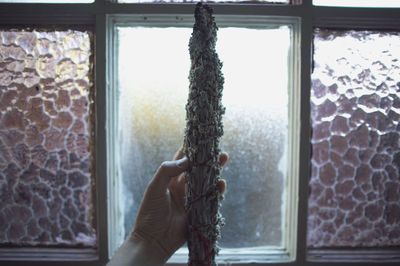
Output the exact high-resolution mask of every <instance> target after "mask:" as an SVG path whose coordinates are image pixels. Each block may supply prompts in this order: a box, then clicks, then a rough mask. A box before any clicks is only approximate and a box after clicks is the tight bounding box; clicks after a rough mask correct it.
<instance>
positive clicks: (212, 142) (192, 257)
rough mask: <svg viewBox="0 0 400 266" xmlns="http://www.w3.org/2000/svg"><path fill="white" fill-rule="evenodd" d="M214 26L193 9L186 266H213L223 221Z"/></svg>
mask: <svg viewBox="0 0 400 266" xmlns="http://www.w3.org/2000/svg"><path fill="white" fill-rule="evenodd" d="M216 41H217V26H216V24H215V21H214V17H213V11H212V9H211V8H210V7H209V6H207V5H203V4H202V3H198V4H197V5H196V9H195V24H194V26H193V33H192V36H191V38H190V42H189V52H190V59H191V69H190V75H189V81H190V85H189V97H188V102H187V105H186V123H187V124H186V129H185V143H184V147H185V151H184V152H185V155H186V156H187V157H188V158H189V161H190V167H189V170H188V171H187V173H186V201H185V204H186V211H187V215H188V248H189V265H191V266H204V265H207V266H211V265H216V263H215V255H217V253H218V247H217V239H218V237H219V234H220V227H221V226H222V225H223V218H222V217H221V215H220V213H219V207H220V200H221V195H220V194H219V191H218V181H219V179H220V174H221V166H220V165H219V163H218V162H219V156H220V153H221V149H220V138H221V136H222V135H223V124H222V115H223V114H224V112H225V108H224V107H223V106H222V103H221V98H222V90H223V84H224V77H223V75H222V72H221V68H222V63H221V61H220V60H219V58H218V54H217V53H216V50H215V45H216Z"/></svg>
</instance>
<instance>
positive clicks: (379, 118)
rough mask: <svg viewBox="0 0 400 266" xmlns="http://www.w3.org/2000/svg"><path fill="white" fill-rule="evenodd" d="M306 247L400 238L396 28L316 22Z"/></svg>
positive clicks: (399, 43) (393, 242)
mask: <svg viewBox="0 0 400 266" xmlns="http://www.w3.org/2000/svg"><path fill="white" fill-rule="evenodd" d="M314 48H315V50H314V73H313V74H312V90H311V119H312V128H313V134H312V139H311V143H312V160H311V163H312V176H311V180H310V189H311V194H310V197H309V214H308V215H309V216H308V246H309V247H349V246H357V247H388V246H399V245H400V227H399V224H400V180H399V177H400V176H399V171H400V149H399V135H400V133H399V132H400V131H399V129H400V125H399V118H400V61H399V58H400V34H399V33H393V32H373V31H329V30H316V32H315V35H314Z"/></svg>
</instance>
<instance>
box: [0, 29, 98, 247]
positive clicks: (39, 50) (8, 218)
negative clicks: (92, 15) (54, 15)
mask: <svg viewBox="0 0 400 266" xmlns="http://www.w3.org/2000/svg"><path fill="white" fill-rule="evenodd" d="M90 34H91V33H89V32H82V31H72V30H69V31H54V32H37V31H33V32H25V31H0V121H1V123H0V245H18V246H21V245H24V246H35V245H41V246H43V245H45V246H54V245H64V246H78V245H79V246H82V245H84V246H95V245H96V234H95V231H94V230H95V227H94V224H93V223H94V211H93V203H92V184H91V183H92V179H91V178H92V160H93V149H92V148H91V147H90V144H91V143H93V125H92V122H91V120H92V119H91V115H90V114H91V106H92V96H93V91H92V87H93V86H92V82H91V80H92V77H91V71H92V63H91V60H90V56H91V54H92V50H91V49H92V48H91V44H90V42H91V41H90Z"/></svg>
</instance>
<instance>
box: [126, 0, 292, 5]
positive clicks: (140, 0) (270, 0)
mask: <svg viewBox="0 0 400 266" xmlns="http://www.w3.org/2000/svg"><path fill="white" fill-rule="evenodd" d="M160 2H161V3H196V2H201V1H194V0H189V1H187V0H161V1H160V0H118V3H160ZM213 2H216V3H223V2H225V3H226V2H229V3H232V2H233V3H267V4H268V3H269V4H274V3H275V4H289V3H290V0H256V1H248V0H233V1H229V0H214V1H213Z"/></svg>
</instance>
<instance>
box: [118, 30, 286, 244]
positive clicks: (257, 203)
mask: <svg viewBox="0 0 400 266" xmlns="http://www.w3.org/2000/svg"><path fill="white" fill-rule="evenodd" d="M191 32H192V29H191V28H141V27H132V28H119V29H118V38H119V58H118V60H119V84H120V88H119V92H120V97H119V100H120V107H119V108H120V109H119V114H120V115H119V128H120V133H119V135H120V137H121V139H120V154H121V155H120V158H121V173H122V180H123V184H124V185H123V186H122V187H123V191H121V193H120V195H121V196H122V198H121V202H122V203H123V204H125V206H124V207H123V208H122V209H123V210H124V211H125V213H124V215H125V220H124V223H125V232H126V233H128V232H130V230H131V228H132V225H133V223H134V220H135V217H136V214H137V211H138V207H139V203H140V201H141V198H142V196H143V192H144V189H145V187H146V185H147V183H148V182H149V180H150V179H151V178H152V176H153V174H154V172H155V171H156V169H157V168H158V166H159V165H160V163H161V162H162V161H165V160H170V159H172V156H173V154H174V153H175V151H176V150H177V149H178V148H179V147H180V146H181V145H182V144H183V132H184V128H185V105H186V101H187V94H188V87H189V81H188V74H189V68H190V59H189V51H188V43H189V38H190V34H191ZM238 36H240V41H238ZM271 40H274V42H271ZM289 44H290V30H289V28H288V27H282V28H279V29H270V30H255V29H244V28H221V29H220V30H219V32H218V43H217V50H218V53H219V56H220V58H221V60H222V61H223V62H224V67H223V72H224V75H225V89H224V96H223V103H224V105H225V106H226V115H225V117H224V124H225V135H224V137H223V139H222V143H223V144H222V145H223V150H225V151H227V152H228V153H229V154H230V162H229V164H228V166H226V167H225V169H224V172H223V175H222V176H223V178H225V179H227V182H228V190H227V192H226V197H225V200H224V202H223V207H222V213H223V215H224V216H225V218H226V225H225V227H224V228H223V231H222V239H221V241H220V243H221V246H222V247H234V248H236V247H250V246H265V245H271V246H281V245H282V234H283V232H282V226H283V223H284V209H285V202H284V201H283V193H284V191H285V186H284V184H285V178H286V156H285V152H286V146H285V144H286V138H287V124H288V117H287V116H288V109H287V102H288V89H287V73H288V67H287V60H288V58H287V57H288V50H289ZM238 240H239V241H238Z"/></svg>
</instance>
